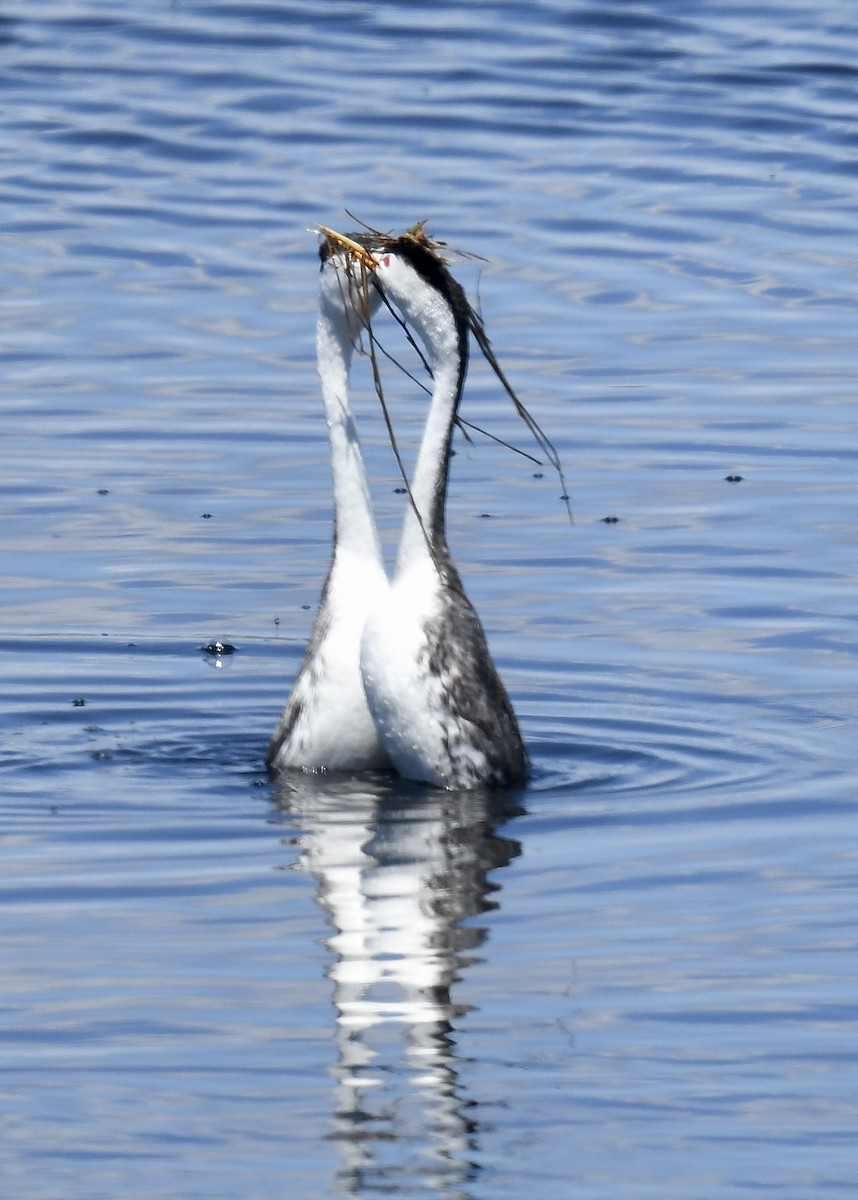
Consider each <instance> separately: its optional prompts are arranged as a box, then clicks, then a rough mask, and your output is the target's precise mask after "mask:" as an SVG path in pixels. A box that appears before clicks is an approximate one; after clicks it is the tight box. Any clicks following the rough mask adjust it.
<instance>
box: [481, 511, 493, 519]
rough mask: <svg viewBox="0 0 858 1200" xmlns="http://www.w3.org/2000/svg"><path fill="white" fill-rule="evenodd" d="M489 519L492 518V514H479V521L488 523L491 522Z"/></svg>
mask: <svg viewBox="0 0 858 1200" xmlns="http://www.w3.org/2000/svg"><path fill="white" fill-rule="evenodd" d="M491 518H492V514H491V513H480V520H481V521H490V520H491Z"/></svg>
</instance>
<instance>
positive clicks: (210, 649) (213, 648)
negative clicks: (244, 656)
mask: <svg viewBox="0 0 858 1200" xmlns="http://www.w3.org/2000/svg"><path fill="white" fill-rule="evenodd" d="M200 649H201V650H202V652H203V653H204V654H211V655H212V657H213V658H219V657H220V656H221V655H222V654H235V646H233V645H231V644H230V643H229V642H209V644H208V645H207V646H200Z"/></svg>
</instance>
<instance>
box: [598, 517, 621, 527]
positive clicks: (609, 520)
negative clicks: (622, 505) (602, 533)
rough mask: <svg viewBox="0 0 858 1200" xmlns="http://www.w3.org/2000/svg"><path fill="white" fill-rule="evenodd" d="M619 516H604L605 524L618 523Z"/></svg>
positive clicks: (603, 522) (603, 521)
mask: <svg viewBox="0 0 858 1200" xmlns="http://www.w3.org/2000/svg"><path fill="white" fill-rule="evenodd" d="M619 519H620V518H619V517H602V518H601V520H602V524H603V525H616V524H617V523H618V522H619Z"/></svg>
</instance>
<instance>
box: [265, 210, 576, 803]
mask: <svg viewBox="0 0 858 1200" xmlns="http://www.w3.org/2000/svg"><path fill="white" fill-rule="evenodd" d="M318 232H319V233H320V234H321V237H322V242H321V246H320V257H321V260H322V267H321V276H320V295H319V315H318V326H317V335H316V348H317V354H318V368H319V377H320V380H321V387H322V399H323V402H324V407H325V417H326V419H327V425H328V431H329V436H330V450H331V468H332V474H333V494H334V539H333V557H332V560H331V566H330V570H329V571H328V576H327V580H326V581H325V585H324V589H323V592H322V598H321V601H320V604H319V610H318V613H317V615H316V620H315V625H314V628H313V632H312V635H311V638H310V642H309V645H308V647H307V652H306V655H305V657H304V661H303V663H302V664H301V667H300V669H299V671H298V674H297V677H296V679H295V683H294V686H293V688H292V693H291V695H290V696H289V699H288V700H287V702H286V706H285V708H284V709H283V713H282V715H281V717H280V720H279V722H278V725H277V728H276V730H275V733H274V736H273V738H272V740H271V744H270V747H269V750H268V763H269V765H270V766H272V767H274V768H276V769H278V770H280V769H287V768H298V769H303V770H305V771H350V772H352V771H364V770H378V769H382V770H383V769H392V770H395V771H396V772H398V773H399V775H401V776H402V777H404V778H405V779H411V780H418V781H422V782H425V783H428V784H432V785H435V786H437V787H443V788H449V789H455V790H459V789H472V788H478V787H508V786H514V785H517V784H520V783H522V782H523V781H524V780H525V778H526V776H527V772H528V757H527V752H526V750H525V746H524V742H523V740H522V736H521V732H520V730H519V726H518V721H517V720H516V717H515V713H514V711H513V707H512V704H511V703H510V699H509V696H508V695H507V692H506V689H505V688H504V685H503V683H502V682H501V679H500V676H499V675H498V672H497V670H496V668H495V665H494V662H493V661H492V657H491V654H490V652H489V648H488V644H487V642H486V637H485V633H484V631H483V628H482V625H481V624H480V620H479V618H478V616H477V614H476V612H475V611H474V608H473V606H472V604H471V603H470V601H469V600H468V597H467V596H466V595H465V591H464V588H463V586H462V582H461V579H460V578H459V574H458V571H457V570H456V567H455V565H454V563H453V560H452V558H451V556H450V551H449V549H448V546H447V537H446V528H445V509H446V499H447V484H448V477H449V467H450V458H451V441H452V436H453V428H454V425H455V423H456V421H457V414H458V409H459V404H460V401H461V399H462V391H463V388H464V383H465V376H466V373H467V367H468V350H469V339H470V337H471V336H472V335H473V336H475V337H476V339H477V341H478V343H479V344H480V346H481V348H482V349H483V351H484V352H485V353H486V355H487V357H488V358H489V361H490V362H491V363H492V365H493V367H494V368H495V370H496V372H497V374H498V376H499V378H500V379H501V382H502V383H503V384H504V387H505V388H506V390H507V391H508V393H509V394H510V395H511V396H512V397H513V399H514V400H515V397H514V394H513V393H512V389H511V388H510V387H509V385H508V383H507V381H506V379H505V377H504V376H503V373H502V372H501V371H500V368H499V367H498V366H497V363H496V360H495V359H494V356H493V355H492V353H491V348H490V346H489V343H488V339H487V338H486V336H485V332H484V330H483V327H482V322H481V321H480V319H479V317H478V316H477V315H476V313H475V312H474V310H473V309H472V308H471V306H470V305H469V303H468V301H467V299H466V297H465V293H464V291H463V290H462V288H461V286H460V285H459V284H458V283H457V282H456V280H455V279H454V278H453V276H452V275H451V273H450V271H449V269H448V267H447V264H446V261H445V259H444V257H443V256H442V254H441V246H440V243H437V242H435V241H434V240H433V239H431V238H430V237H429V236H428V235H427V233H426V232H425V230H424V228H423V225H422V224H421V225H417V226H415V227H414V228H412V229H411V230H409V231H408V232H407V233H405V234H403V235H402V236H399V237H391V236H388V235H384V234H380V233H376V232H365V233H356V234H350V235H349V236H345V235H343V234H339V233H336V232H335V231H333V230H331V229H328V228H326V227H320V228H319V231H318ZM382 305H385V306H387V307H388V308H390V309H391V311H393V312H394V315H398V318H399V319H400V321H401V322H402V323H403V324H404V325H405V326H406V328H407V329H408V330H411V331H413V334H414V335H415V336H416V338H417V339H418V340H419V342H421V343H422V345H423V349H424V354H425V359H426V362H427V365H428V368H429V370H430V373H431V379H432V388H431V401H430V404H429V411H428V415H427V418H426V425H425V428H424V431H423V437H422V441H421V444H420V449H419V452H418V456H417V463H416V467H415V469H414V473H413V476H412V478H411V480H410V483H409V487H408V493H409V495H408V500H409V503H408V507H407V510H406V513H405V520H404V524H403V528H402V535H401V539H400V542H399V551H398V555H397V558H396V564H395V568H394V570H393V573H392V576H388V573H387V571H386V569H385V565H384V561H383V558H382V552H381V543H380V539H379V535H378V530H377V528H376V522H375V517H374V514H373V507H372V501H371V497H370V491H369V486H368V482H367V476H366V470H365V467H364V462H363V457H362V454H361V448H360V442H359V440H358V436H357V430H356V426H355V421H354V416H353V414H352V411H351V407H350V404H349V388H348V385H349V371H350V367H351V363H352V358H353V355H354V351H355V348H356V346H357V345H358V344H359V342H360V340H361V337H362V335H363V334H365V333H367V334H368V335H369V337H370V338H371V337H372V333H371V326H370V322H371V320H372V317H373V315H374V314H375V313H376V312H377V311H378V309H379V308H380V307H381V306H382ZM516 404H517V406H518V407H519V412H520V413H521V414H522V415H524V416H525V419H526V420H527V421H528V423H529V425H530V427H531V429H532V430H533V431H534V432H535V433H536V436H537V437H538V439H539V440H540V444H541V445H542V446H543V448H546V447H548V449H549V450H550V449H551V448H550V444H549V443H547V441H546V439H544V438H543V437H542V435H541V433H540V431H539V430H538V426H535V423H534V422H532V421H531V419H530V418H529V416H528V415H527V414H526V413H525V412H524V410H523V408H522V407H521V406H520V405H518V402H517V401H516ZM385 412H386V410H385ZM551 453H552V454H553V451H551ZM555 457H556V456H555Z"/></svg>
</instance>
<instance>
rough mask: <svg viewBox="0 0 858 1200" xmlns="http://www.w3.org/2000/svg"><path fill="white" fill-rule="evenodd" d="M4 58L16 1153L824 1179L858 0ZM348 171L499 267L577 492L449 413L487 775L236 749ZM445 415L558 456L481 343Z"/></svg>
mask: <svg viewBox="0 0 858 1200" xmlns="http://www.w3.org/2000/svg"><path fill="white" fill-rule="evenodd" d="M0 56H1V57H2V63H3V70H2V72H0V88H2V117H0V120H2V125H3V145H4V166H3V174H2V182H0V204H2V212H3V221H2V229H0V270H2V272H3V277H4V287H3V289H2V293H0V345H2V355H3V367H4V370H3V373H2V379H0V419H1V420H2V430H3V436H2V439H0V497H2V504H0V547H2V563H3V572H2V581H0V679H2V685H3V686H2V697H3V702H2V713H0V719H2V748H0V770H2V831H0V835H2V861H3V882H2V901H3V915H2V927H0V929H2V941H3V947H2V961H3V982H4V987H3V996H2V1018H1V1019H0V1045H2V1061H3V1088H2V1095H0V1181H2V1189H3V1194H4V1195H9V1196H27V1197H28V1200H67V1198H68V1197H69V1196H74V1197H75V1198H76V1200H96V1198H98V1200H101V1198H104V1200H107V1198H111V1200H112V1198H113V1197H115V1196H117V1195H123V1196H127V1197H140V1198H141V1200H154V1198H156V1197H170V1198H171V1200H174V1198H176V1197H188V1198H191V1197H193V1198H195V1200H196V1198H199V1197H206V1198H209V1197H211V1198H215V1197H218V1198H220V1197H223V1198H229V1200H232V1198H237V1197H242V1198H243V1200H255V1198H257V1197H263V1196H265V1197H268V1196H271V1195H276V1194H280V1193H282V1192H284V1190H285V1191H286V1192H288V1193H289V1194H290V1195H291V1194H296V1195H298V1194H300V1195H306V1196H320V1197H321V1196H331V1197H335V1196H346V1197H366V1198H370V1197H375V1196H381V1195H385V1196H391V1195H394V1196H402V1197H408V1198H409V1200H414V1198H418V1197H424V1196H425V1197H427V1198H428V1197H437V1198H443V1200H453V1198H455V1200H460V1198H467V1200H482V1198H486V1200H488V1198H489V1197H491V1200H505V1198H507V1197H509V1198H510V1200H513V1198H515V1200H518V1198H519V1197H521V1196H522V1195H529V1196H533V1197H552V1198H554V1197H557V1196H567V1195H568V1196H575V1197H576V1198H577V1197H580V1198H582V1200H583V1198H587V1200H602V1198H604V1200H609V1198H610V1200H615V1197H617V1196H618V1195H621V1196H623V1197H625V1198H630V1200H636V1198H638V1197H640V1198H643V1197H649V1196H653V1195H658V1196H659V1197H661V1198H669V1197H677V1200H679V1198H681V1200H687V1197H689V1196H694V1197H695V1198H699V1200H704V1198H709V1197H712V1198H715V1197H717V1198H719V1200H720V1198H722V1197H730V1198H731V1200H733V1198H736V1200H738V1198H744V1197H759V1196H764V1195H765V1196H768V1195H771V1194H772V1192H774V1191H776V1192H777V1194H778V1195H779V1196H780V1197H782V1198H784V1200H807V1197H808V1196H811V1195H812V1196H823V1195H829V1194H830V1195H850V1194H851V1193H852V1191H853V1190H854V1184H855V1166H854V1150H853V1143H854V1130H855V1127H856V1124H857V1123H858V1109H856V1088H855V1077H856V1064H855V1057H856V1056H855V1044H856V1033H858V1029H856V1025H858V1020H856V1017H858V1010H856V1003H855V995H856V977H855V976H856V972H855V961H856V955H855V951H856V944H855V927H856V916H858V904H856V852H858V847H856V841H855V836H854V828H855V809H856V782H858V769H856V752H855V744H856V716H855V711H856V710H855V673H856V654H858V621H856V615H855V601H854V598H855V594H856V582H858V579H856V576H858V553H856V537H855V530H856V527H858V501H856V488H855V477H856V468H858V437H856V404H855V396H854V392H855V379H856V377H858V351H856V342H855V329H856V318H857V317H858V312H856V309H858V302H856V276H858V249H856V245H858V243H856V240H855V229H856V225H858V220H856V219H857V218H858V203H857V202H856V199H858V192H856V187H858V184H856V180H858V173H856V165H855V143H856V123H855V112H856V101H858V67H856V62H858V19H856V16H855V13H854V12H853V10H852V6H851V5H847V4H843V3H840V2H838V0H825V2H824V3H822V4H821V5H817V6H816V7H815V8H814V11H813V13H809V12H808V10H807V7H806V6H803V5H798V4H791V3H788V4H786V5H784V4H778V5H774V4H770V3H760V4H756V5H753V6H751V7H750V8H749V7H748V6H747V5H739V4H734V3H731V2H730V0H707V2H705V3H703V4H702V5H697V6H696V7H695V8H694V10H693V11H690V10H689V9H688V6H686V5H679V4H674V3H670V2H668V0H665V2H663V3H641V4H628V3H621V2H619V0H614V2H602V3H596V2H595V0H593V2H590V3H585V2H581V3H575V4H572V5H569V4H560V3H550V2H547V0H545V2H541V3H536V4H529V5H527V6H525V5H522V4H520V3H494V4H490V5H480V6H476V7H475V8H471V9H467V10H465V9H463V8H462V7H461V6H460V5H453V4H446V3H442V4H433V5H423V4H409V5H405V4H400V3H389V4H380V5H379V4H372V5H370V4H365V3H360V2H357V0H354V2H346V0H341V2H337V3H333V4H330V5H328V6H326V7H324V8H322V9H321V10H319V8H318V6H311V5H309V4H307V5H304V4H301V3H284V4H281V5H257V4H227V3H210V4H201V3H187V2H182V3H178V4H172V5H167V4H150V5H146V6H143V7H142V8H140V7H138V8H135V9H134V10H133V11H132V10H129V9H128V7H127V6H126V5H122V4H119V3H117V2H116V0H103V2H100V3H99V2H97V0H88V2H87V0H79V2H71V0H70V2H68V3H61V2H58V0H57V2H54V0H46V2H44V3H42V4H40V5H38V6H36V7H35V8H34V6H32V5H25V4H23V3H12V4H9V5H6V7H5V15H4V19H3V21H2V24H0ZM346 209H349V210H350V211H351V212H353V213H355V214H357V215H358V216H359V217H360V218H362V219H364V220H366V221H368V222H370V223H371V224H373V225H375V226H377V227H380V228H392V229H397V230H398V229H401V228H404V227H405V226H407V225H410V224H412V223H413V222H414V221H416V220H418V219H420V218H423V217H429V218H430V219H431V222H430V228H431V230H432V231H433V233H434V234H435V235H436V236H437V237H439V238H442V239H444V240H446V241H448V242H449V243H450V245H451V246H452V247H459V248H461V249H463V250H466V251H470V252H473V253H475V254H478V255H480V256H482V258H484V259H486V260H487V262H485V263H482V262H479V261H477V260H474V259H463V260H462V261H459V262H457V264H456V266H455V268H454V269H455V271H456V273H457V275H458V277H459V278H461V279H462V281H463V283H464V284H465V285H466V287H467V288H468V290H469V293H470V295H471V296H472V297H473V298H474V299H475V300H476V299H477V298H479V303H480V305H481V309H482V312H483V315H484V317H485V320H486V324H487V327H488V329H489V332H490V335H491V337H492V339H493V342H494V345H495V348H496V350H497V351H498V354H499V356H500V358H501V360H502V362H503V364H504V366H505V368H506V369H507V372H508V374H509V375H510V378H511V379H512V381H513V383H514V385H515V386H516V388H517V390H518V391H519V392H520V394H521V395H522V397H523V398H525V399H526V400H527V402H528V404H529V405H530V407H531V409H532V410H533V412H534V414H535V415H536V416H537V417H538V419H539V420H540V422H541V423H542V425H543V426H544V427H545V428H546V430H547V431H548V432H549V433H550V434H551V436H552V437H553V439H554V441H555V443H556V444H557V446H558V449H559V450H560V453H561V455H562V457H563V460H564V463H565V466H566V472H567V477H568V478H567V483H568V490H569V493H570V496H571V504H572V508H573V510H574V516H575V523H574V525H572V526H570V525H569V524H568V522H567V521H566V518H565V513H564V509H563V505H562V503H561V501H560V499H559V492H560V487H559V485H558V483H557V481H556V480H555V479H554V478H553V477H552V475H551V472H550V469H548V467H547V466H545V465H543V466H541V467H537V466H536V465H535V464H533V463H530V462H528V461H526V460H524V459H521V458H519V457H516V456H515V455H513V454H512V453H511V452H509V451H507V450H504V449H503V448H501V447H498V446H496V445H493V444H491V443H488V442H486V441H484V440H481V439H479V438H477V439H476V440H475V442H474V443H473V444H468V443H466V442H464V441H463V440H462V439H459V440H458V442H457V455H456V459H455V463H454V469H453V482H452V494H451V501H450V519H449V520H450V541H451V545H452V548H453V552H454V555H455V557H456V561H457V563H458V564H459V566H460V568H461V571H462V574H463V577H464V579H465V582H466V585H467V588H468V591H469V593H470V595H471V596H472V598H473V600H474V602H475V604H476V605H477V608H478V610H479V612H480V614H481V616H482V618H483V620H484V623H485V625H486V629H487V631H488V634H489V637H490V640H491V643H492V647H493V650H494V653H495V656H496V658H497V662H498V665H499V668H500V670H501V672H502V674H503V676H504V678H505V680H506V682H507V685H508V687H509V690H510V692H511V695H512V697H513V699H514V702H515V704H516V708H517V710H518V712H519V715H520V718H521V723H522V726H523V729H524V731H525V735H526V738H527V741H528V744H529V746H530V749H531V753H532V757H533V762H534V773H533V778H532V780H531V783H530V785H529V786H528V788H527V789H524V790H521V791H516V792H513V793H511V794H508V795H503V796H482V795H476V796H458V795H446V794H443V793H436V792H432V791H426V790H423V789H420V788H417V787H413V786H411V785H407V784H403V783H396V782H394V781H392V780H390V779H388V778H385V777H384V776H379V777H374V776H369V777H362V778H350V777H346V778H336V779H335V778H321V779H312V778H303V777H298V778H295V779H290V780H287V781H282V782H281V783H279V784H278V783H276V782H275V781H271V780H269V779H268V777H267V776H266V774H265V771H264V767H263V757H264V751H265V745H266V741H267V738H268V736H269V734H270V732H271V729H272V727H273V724H274V721H275V718H276V715H277V712H278V710H279V708H280V706H281V705H282V703H283V700H284V699H285V696H286V694H287V692H288V688H289V683H290V680H291V678H292V675H293V673H294V671H295V669H296V667H297V665H298V662H299V661H300V656H301V653H302V650H303V644H304V641H305V639H306V636H307V634H308V632H309V629H310V626H311V623H312V618H313V611H314V609H315V605H316V602H317V599H318V591H319V587H320V584H321V581H322V578H323V576H324V572H325V569H326V566H327V560H328V555H329V547H330V500H329V479H328V465H327V446H326V441H325V436H324V435H325V431H324V424H323V420H322V416H321V406H320V401H319V397H318V385H317V381H316V376H315V363H314V340H313V339H314V311H315V300H316V294H315V293H316V271H317V261H316V259H315V238H314V236H313V235H312V234H311V233H308V232H307V230H308V227H312V226H314V225H315V224H316V223H317V222H320V221H321V222H324V223H327V224H330V225H334V226H335V227H339V228H343V227H344V226H346V227H351V224H352V222H351V219H350V218H349V217H347V216H346V215H345V210H346ZM385 337H386V339H387V340H389V341H390V343H391V344H393V343H394V342H395V341H396V331H394V330H388V331H386V332H385ZM355 386H356V400H357V405H358V408H359V416H360V420H361V433H362V437H363V440H364V443H365V446H366V449H367V457H368V461H369V463H370V466H371V469H372V472H373V477H374V480H375V484H376V488H377V491H376V496H377V502H378V506H379V511H380V514H381V522H382V526H383V529H384V532H385V537H386V539H387V542H388V544H390V543H391V542H392V541H393V540H394V539H395V535H396V530H397V529H398V524H399V521H400V519H401V516H402V497H401V496H398V495H396V494H395V491H394V489H395V488H396V486H397V484H398V482H399V481H398V479H397V477H396V472H395V467H394V464H393V462H392V460H391V457H390V452H389V449H388V447H387V442H386V438H385V435H384V431H383V428H382V425H381V422H380V419H379V415H378V412H377V409H376V406H375V402H374V398H373V396H372V393H371V388H370V385H369V379H368V375H367V373H366V371H365V369H364V365H362V364H358V370H357V373H356V377H355ZM389 386H390V392H389V398H391V399H392V402H393V404H394V411H395V413H396V418H397V426H398V428H399V429H401V431H402V438H403V442H404V444H405V445H406V446H409V447H413V444H414V439H415V438H416V436H417V435H418V434H419V429H420V425H421V422H422V418H423V415H424V412H425V406H424V405H423V403H422V401H421V399H420V397H419V396H418V395H416V394H415V393H414V391H413V389H410V388H409V386H408V384H407V382H406V381H404V380H399V381H396V380H394V378H393V377H392V376H391V378H390V385H389ZM465 415H466V416H469V417H470V418H471V419H472V420H474V421H476V422H477V423H479V424H482V425H485V426H488V427H489V428H490V429H491V430H492V431H493V432H494V433H496V434H498V435H500V436H502V437H504V438H506V439H508V440H513V441H515V442H516V443H518V444H521V445H522V446H523V447H525V448H528V447H527V439H526V435H525V432H524V431H523V430H522V429H521V427H520V426H519V425H518V424H517V423H516V420H515V417H514V415H513V413H512V411H511V409H510V408H509V406H508V403H507V402H506V400H505V398H504V396H503V395H502V394H501V393H500V392H499V389H498V387H497V385H496V382H495V381H494V379H493V377H492V376H491V374H490V372H489V371H488V369H487V368H486V367H485V366H482V365H480V364H479V363H477V362H475V363H474V364H473V369H472V372H471V377H470V380H469V389H468V393H467V396H466V401H465ZM728 477H729V480H728ZM213 639H220V640H224V641H229V642H230V643H231V644H232V645H234V646H235V647H236V652H235V653H234V654H232V655H229V656H226V657H221V658H215V657H212V656H211V655H207V654H205V653H203V652H202V651H201V650H200V647H202V646H204V645H206V644H207V643H209V642H210V641H212V640H213Z"/></svg>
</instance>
